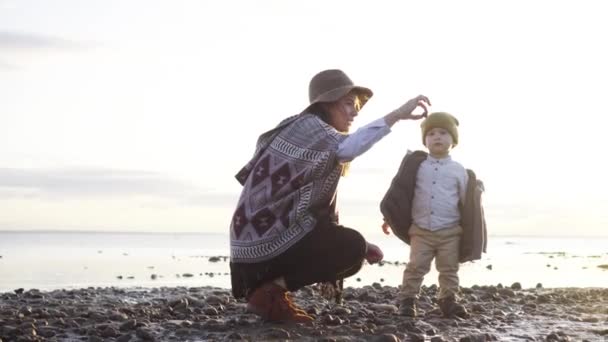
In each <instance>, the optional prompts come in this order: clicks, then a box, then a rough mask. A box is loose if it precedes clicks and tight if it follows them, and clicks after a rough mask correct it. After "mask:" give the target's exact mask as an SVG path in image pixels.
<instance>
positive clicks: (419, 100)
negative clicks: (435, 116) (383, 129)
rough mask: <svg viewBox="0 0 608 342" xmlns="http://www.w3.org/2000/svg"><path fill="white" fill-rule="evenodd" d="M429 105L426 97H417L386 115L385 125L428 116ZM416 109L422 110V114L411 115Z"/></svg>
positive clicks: (429, 102)
mask: <svg viewBox="0 0 608 342" xmlns="http://www.w3.org/2000/svg"><path fill="white" fill-rule="evenodd" d="M430 105H431V101H430V100H429V98H428V97H426V96H424V95H418V96H416V97H414V98H413V99H410V100H408V101H407V102H406V103H405V104H404V105H402V106H401V107H399V108H397V109H395V110H394V111H392V112H391V113H390V114H388V115H386V116H385V120H386V124H387V125H389V126H392V125H394V124H395V122H397V121H399V120H420V119H422V118H424V117H426V116H427V115H428V112H429V106H430ZM416 108H422V114H412V113H413V112H414V110H416Z"/></svg>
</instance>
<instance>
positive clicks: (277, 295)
mask: <svg viewBox="0 0 608 342" xmlns="http://www.w3.org/2000/svg"><path fill="white" fill-rule="evenodd" d="M247 311H249V312H252V313H254V314H256V315H258V316H261V317H262V319H264V320H267V321H270V322H294V323H308V322H312V321H313V320H314V318H312V317H310V316H309V315H307V314H306V312H305V311H304V310H302V309H300V308H298V307H297V306H296V305H295V304H294V303H293V302H292V301H291V298H289V296H288V293H287V290H286V289H284V288H282V287H280V286H279V285H277V284H274V283H266V284H264V285H262V286H260V287H258V288H257V289H256V290H255V291H253V293H252V294H251V296H249V298H248V301H247Z"/></svg>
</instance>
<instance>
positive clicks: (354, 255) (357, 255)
mask: <svg viewBox="0 0 608 342" xmlns="http://www.w3.org/2000/svg"><path fill="white" fill-rule="evenodd" d="M342 229H343V230H344V232H343V239H342V241H343V242H344V243H343V244H342V253H344V254H345V255H349V256H350V258H351V259H353V261H354V262H362V261H363V259H365V253H366V252H367V242H366V241H365V238H364V237H363V235H361V233H359V232H358V231H356V230H354V229H351V228H342Z"/></svg>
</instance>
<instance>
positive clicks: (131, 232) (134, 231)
mask: <svg viewBox="0 0 608 342" xmlns="http://www.w3.org/2000/svg"><path fill="white" fill-rule="evenodd" d="M4 233H26V234H36V233H63V234H70V233H73V234H120V235H122V234H124V235H127V234H135V235H228V233H227V232H226V233H223V232H217V231H211V232H203V231H187V230H184V231H168V230H167V231H141V230H99V229H95V230H78V229H0V234H4ZM370 235H372V236H383V234H382V233H372V234H370ZM391 236H392V234H391ZM494 237H496V238H543V239H547V238H556V239H567V238H590V239H591V238H603V239H604V238H608V234H607V235H550V236H548V235H538V234H530V235H528V234H489V235H488V238H494Z"/></svg>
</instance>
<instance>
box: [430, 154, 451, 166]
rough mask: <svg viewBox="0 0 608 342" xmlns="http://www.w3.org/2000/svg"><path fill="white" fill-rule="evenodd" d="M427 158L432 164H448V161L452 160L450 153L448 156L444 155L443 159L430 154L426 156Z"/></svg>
mask: <svg viewBox="0 0 608 342" xmlns="http://www.w3.org/2000/svg"><path fill="white" fill-rule="evenodd" d="M426 160H428V161H429V162H430V163H431V164H439V165H446V164H447V163H449V162H450V161H452V157H451V156H450V155H447V156H446V157H443V158H441V159H437V158H435V157H432V156H431V155H430V154H429V155H428V156H427V157H426Z"/></svg>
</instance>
